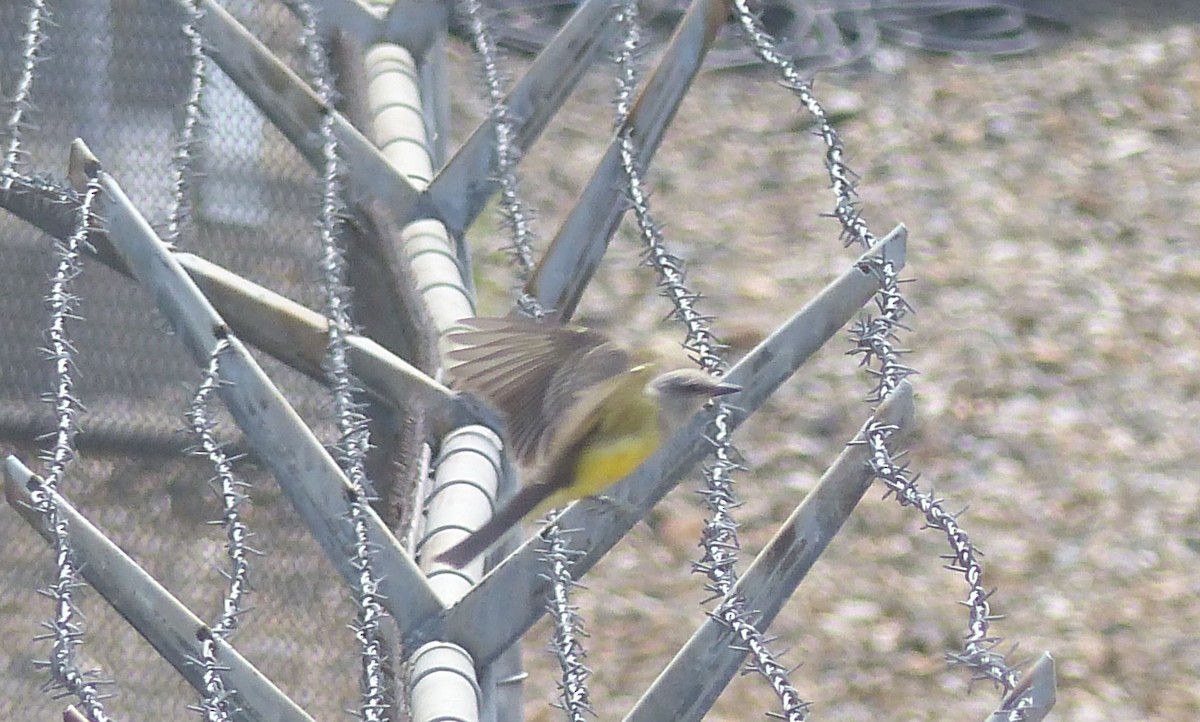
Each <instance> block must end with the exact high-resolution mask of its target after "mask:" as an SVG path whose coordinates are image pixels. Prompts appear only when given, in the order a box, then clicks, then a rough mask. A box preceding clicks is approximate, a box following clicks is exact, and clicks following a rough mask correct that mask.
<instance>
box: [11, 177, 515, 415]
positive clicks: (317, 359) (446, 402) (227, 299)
mask: <svg viewBox="0 0 1200 722" xmlns="http://www.w3.org/2000/svg"><path fill="white" fill-rule="evenodd" d="M0 208H6V209H8V210H10V211H11V212H12V213H13V215H15V216H17V217H18V218H21V219H22V220H24V221H25V222H27V223H29V224H30V225H32V226H34V227H35V228H38V229H39V230H41V231H43V232H44V233H46V234H48V235H50V236H53V237H55V238H64V237H66V236H67V235H69V234H70V233H71V232H72V224H73V222H74V221H73V218H74V217H75V215H76V214H77V213H78V208H79V201H78V198H77V197H75V196H74V195H73V194H72V193H70V192H69V191H68V190H66V189H64V188H60V187H57V186H50V185H46V184H43V183H40V182H33V179H23V178H14V180H13V183H12V186H11V187H10V188H9V189H0ZM88 243H89V247H88V248H87V251H88V253H90V254H91V255H92V256H94V257H95V258H96V259H97V260H99V261H100V262H101V263H104V264H105V265H106V266H108V267H110V268H112V269H113V270H115V271H117V272H118V273H120V274H122V275H124V276H127V277H130V276H132V274H131V273H130V271H129V269H128V268H127V267H126V265H125V263H124V261H122V260H121V257H120V255H119V254H118V253H117V252H116V250H115V249H114V248H113V245H112V243H111V241H110V240H109V237H108V232H107V231H106V230H104V229H103V228H93V229H91V230H90V232H89V233H88ZM174 255H175V259H176V260H177V261H178V263H179V264H180V265H181V266H182V267H183V268H184V270H186V271H187V273H188V275H189V276H191V278H192V280H193V281H195V283H196V285H197V286H199V287H200V290H201V291H203V292H204V294H205V295H206V296H207V297H208V300H209V301H210V302H211V303H212V304H213V306H214V307H215V308H216V310H217V312H218V313H219V314H221V316H222V317H223V318H225V319H227V321H228V323H229V326H230V328H231V329H233V332H234V333H235V334H236V335H237V336H238V337H239V338H241V339H242V340H243V341H247V342H249V343H251V344H253V345H255V346H257V347H258V348H260V349H262V350H263V351H265V352H267V353H268V354H270V355H271V356H273V357H274V358H276V359H279V360H280V361H282V362H283V363H285V364H287V365H289V366H291V367H292V368H294V369H296V370H297V371H300V372H301V373H304V374H306V375H308V376H309V377H311V378H313V379H315V380H317V381H319V382H321V383H325V381H326V378H325V372H324V370H323V369H322V367H321V362H322V358H323V357H324V353H325V339H326V336H327V334H328V330H327V328H326V322H325V317H324V316H322V315H321V314H319V313H317V312H316V311H313V310H311V309H309V308H307V307H306V306H303V305H302V304H299V303H296V302H295V301H292V300H291V299H288V298H286V297H285V296H282V295H280V294H278V293H275V292H274V291H272V290H270V289H268V288H265V287H263V286H260V285H258V284H256V283H254V282H252V281H249V280H247V279H246V278H244V277H242V276H239V275H238V274H236V273H234V272H232V271H230V270H228V269H226V268H224V267H223V266H220V265H218V264H215V263H212V262H211V261H207V260H205V259H203V258H201V257H199V256H195V255H192V254H190V253H176V254H174ZM347 343H348V344H349V346H350V367H351V370H352V371H353V373H354V374H355V376H357V377H358V379H359V380H360V381H361V382H362V383H363V386H364V387H365V388H366V390H367V391H368V392H369V393H371V394H373V395H374V396H376V397H377V398H380V399H382V400H384V401H386V402H388V403H389V404H391V405H393V406H395V407H396V408H398V409H399V408H403V407H405V406H407V405H408V404H422V405H423V408H426V409H429V410H430V412H431V413H432V415H433V417H432V419H431V422H432V423H433V426H434V428H435V429H444V428H445V427H447V426H448V425H449V424H450V423H451V420H452V419H459V420H462V419H476V420H478V419H484V420H487V425H489V426H492V427H496V426H497V422H496V421H495V420H494V418H493V417H492V415H491V414H490V413H488V412H486V411H485V410H483V409H482V408H481V407H480V406H479V405H478V404H474V403H472V402H471V401H470V400H469V399H467V398H466V397H461V396H459V395H457V394H454V393H453V392H452V391H450V390H449V389H448V388H446V387H445V386H444V385H442V384H440V383H437V382H436V381H434V380H433V379H431V378H429V377H428V376H427V375H425V374H424V373H422V372H421V371H420V370H418V369H416V368H413V367H412V365H411V364H409V363H407V362H406V361H404V359H401V358H399V357H398V356H396V355H395V354H393V353H391V352H390V351H388V350H387V349H385V348H383V347H382V346H381V345H380V344H378V343H376V342H375V341H372V340H371V339H369V338H366V337H364V336H358V335H354V334H351V335H350V336H349V337H348V338H347Z"/></svg>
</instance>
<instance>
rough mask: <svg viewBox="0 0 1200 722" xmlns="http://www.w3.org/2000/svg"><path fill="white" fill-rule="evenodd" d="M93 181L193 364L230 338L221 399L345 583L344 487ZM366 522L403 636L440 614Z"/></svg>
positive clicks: (149, 241)
mask: <svg viewBox="0 0 1200 722" xmlns="http://www.w3.org/2000/svg"><path fill="white" fill-rule="evenodd" d="M77 143H78V141H77ZM98 179H99V181H100V184H101V187H102V188H103V189H104V191H105V193H106V199H105V200H106V203H105V208H106V211H107V213H106V215H105V216H104V217H106V218H107V222H108V231H109V239H110V240H111V241H112V243H113V246H114V248H115V249H116V251H117V253H118V254H119V255H120V257H121V258H122V260H123V261H124V262H125V265H126V266H127V267H128V268H129V270H130V271H131V272H132V273H133V275H134V277H135V278H137V279H138V281H139V282H140V283H141V284H142V285H143V286H145V287H146V288H147V289H148V290H149V291H150V292H151V293H152V294H153V296H154V299H155V302H156V304H157V306H158V308H159V310H160V311H162V312H163V314H164V316H166V318H167V320H168V321H169V322H170V324H171V326H172V328H173V329H174V330H175V332H176V333H177V334H178V336H179V338H180V340H181V341H182V342H183V344H184V346H185V347H186V348H187V350H188V352H189V353H190V354H192V357H193V359H194V360H195V361H196V363H197V364H198V365H203V364H206V363H207V362H208V359H209V358H210V357H211V355H212V351H213V349H214V347H215V346H216V344H217V342H218V341H219V340H220V339H221V338H228V340H229V342H230V343H229V349H228V350H227V351H226V352H225V354H224V355H223V356H222V360H221V374H222V380H223V381H225V382H226V383H224V384H222V385H221V388H220V394H221V398H222V400H223V401H224V402H225V405H226V407H227V408H228V409H229V411H230V413H231V414H232V416H233V418H234V420H235V421H236V422H237V424H238V426H239V427H241V429H242V430H243V431H244V432H245V433H246V436H247V438H248V439H249V441H250V443H251V444H252V446H253V447H254V449H255V451H257V452H258V453H259V454H260V456H261V458H262V459H263V461H264V462H265V463H266V464H267V465H268V466H269V467H270V468H271V470H272V472H273V473H274V475H275V478H276V480H277V481H278V482H279V485H280V488H281V489H282V490H283V491H284V493H285V494H286V495H287V496H288V498H289V500H290V501H291V502H292V505H293V506H294V507H295V508H296V510H297V511H298V512H299V514H300V516H301V518H302V519H304V521H305V524H306V525H307V526H308V528H309V530H310V531H311V532H312V534H313V536H314V537H316V539H317V541H318V542H319V543H320V544H321V547H322V548H323V549H324V550H325V553H326V555H327V556H328V557H329V558H330V560H331V561H332V562H333V564H334V566H335V567H336V568H337V570H338V572H339V573H340V574H342V576H343V577H345V578H346V579H347V580H348V581H350V582H351V583H353V581H354V579H355V578H356V575H357V571H356V570H355V568H354V566H353V564H352V559H351V556H350V550H352V549H353V548H354V530H353V528H352V526H351V524H350V520H349V511H350V498H349V497H350V494H352V492H353V490H352V487H351V486H350V483H349V481H348V480H347V479H346V477H345V475H344V474H343V473H342V471H341V469H339V468H338V465H337V463H336V462H335V461H334V460H333V458H332V457H331V456H330V455H329V453H328V452H327V451H326V450H325V449H324V447H322V446H321V443H320V441H319V440H318V439H317V438H316V436H314V435H313V433H312V431H311V430H310V429H309V428H308V427H307V426H306V425H305V424H304V421H303V420H302V419H301V418H300V417H299V416H298V415H297V414H296V412H295V410H294V409H293V408H292V407H291V405H290V404H288V402H287V400H286V399H284V398H283V396H282V395H281V394H280V393H279V391H278V390H277V389H276V388H275V387H274V385H273V384H272V383H271V380H270V379H269V378H268V377H267V375H266V374H265V373H264V372H263V370H262V368H261V367H259V365H258V364H257V363H256V362H255V361H254V359H253V358H252V357H251V356H250V354H249V352H248V351H247V350H246V347H245V346H244V345H243V344H242V342H241V341H240V340H238V338H237V337H236V336H232V335H231V334H230V332H229V327H228V326H227V325H226V324H225V321H224V319H222V318H221V316H220V315H218V314H217V312H216V310H215V309H214V308H213V307H212V305H211V304H209V302H208V300H207V299H206V298H205V297H204V294H203V293H201V292H200V289H199V288H198V287H197V286H196V284H195V283H193V282H192V280H191V279H190V278H189V277H188V275H187V273H186V272H185V271H184V269H183V267H182V266H181V265H180V264H179V262H178V260H176V258H175V256H174V254H172V253H171V252H170V250H168V248H167V246H166V245H165V244H164V243H163V242H162V241H161V240H160V239H159V238H158V237H157V236H156V235H155V233H154V231H153V229H151V228H150V225H149V224H148V223H147V222H146V220H145V219H144V218H142V217H141V215H140V214H139V213H138V212H137V210H136V209H135V208H134V206H133V204H132V203H131V202H130V200H129V199H128V197H126V195H125V193H124V191H122V190H121V187H120V186H119V185H118V184H117V182H116V181H115V180H114V179H113V178H112V176H110V175H108V174H107V173H104V172H103V171H98ZM365 514H366V515H367V524H368V527H369V528H368V536H369V539H370V543H371V544H372V546H373V547H374V548H375V550H376V551H375V557H374V562H375V564H376V565H377V569H378V572H379V574H380V576H381V577H382V579H381V581H380V585H379V590H380V593H381V594H382V595H383V597H384V607H385V608H386V609H387V611H388V612H389V613H390V614H391V615H392V616H393V617H395V619H396V623H397V624H398V625H399V627H400V630H401V634H402V635H407V634H409V633H412V629H411V627H413V625H416V624H417V623H418V622H420V621H421V620H425V619H427V618H430V617H432V616H435V615H437V614H438V613H439V612H440V611H441V609H442V605H441V604H440V603H439V602H438V600H437V598H436V597H435V596H434V594H433V592H432V590H431V589H430V588H429V585H428V584H427V583H426V580H425V576H424V575H423V574H422V573H421V571H420V570H419V569H418V568H417V566H416V565H415V564H414V563H413V560H412V559H411V558H410V557H409V556H408V554H407V553H405V551H404V550H403V549H402V548H401V547H400V544H399V543H398V542H397V541H396V539H395V537H393V536H392V534H391V532H390V531H389V530H388V529H387V527H386V526H385V525H384V524H383V522H382V521H380V519H379V516H378V515H377V514H375V512H374V511H372V510H370V509H367V510H366V511H365Z"/></svg>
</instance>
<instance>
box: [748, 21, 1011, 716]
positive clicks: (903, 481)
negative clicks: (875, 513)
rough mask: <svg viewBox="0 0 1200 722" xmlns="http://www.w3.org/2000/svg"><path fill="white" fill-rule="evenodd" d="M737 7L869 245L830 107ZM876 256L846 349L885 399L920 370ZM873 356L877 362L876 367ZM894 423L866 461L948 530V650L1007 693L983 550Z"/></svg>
mask: <svg viewBox="0 0 1200 722" xmlns="http://www.w3.org/2000/svg"><path fill="white" fill-rule="evenodd" d="M734 11H735V14H736V16H737V20H738V23H739V25H740V26H741V28H742V30H743V33H744V34H745V36H746V38H747V42H748V43H749V44H750V45H751V46H752V47H753V48H754V50H755V52H756V53H757V54H758V56H759V58H760V59H761V60H762V61H763V62H764V63H765V64H766V65H768V66H769V67H771V68H773V69H774V70H775V71H776V72H777V73H778V74H779V75H780V77H781V78H782V80H783V85H784V87H786V88H788V89H789V90H791V91H792V92H793V93H794V94H795V95H796V97H797V98H798V99H799V100H800V103H801V105H802V106H803V107H804V108H805V110H807V111H808V112H809V113H810V114H811V115H812V116H813V117H814V118H815V119H816V120H817V129H816V131H815V134H816V135H817V136H818V137H820V138H821V139H822V141H823V142H824V144H825V166H826V171H827V172H828V175H829V180H830V185H831V188H832V190H833V193H834V199H835V202H834V209H833V212H832V214H831V215H832V217H833V218H835V219H836V220H837V221H838V223H839V225H840V226H841V236H842V240H843V243H845V245H847V246H848V245H851V244H854V243H857V244H858V245H859V246H861V247H862V248H864V249H865V248H869V247H870V246H871V244H872V243H874V241H875V236H874V234H872V233H871V231H870V229H869V228H868V227H867V223H866V221H865V220H864V219H863V217H862V213H861V211H860V208H859V204H858V196H857V190H856V188H855V185H856V181H857V177H856V176H855V174H854V173H853V171H851V170H850V168H849V167H848V166H847V164H846V162H845V160H844V158H845V148H844V145H843V143H842V140H841V137H840V136H839V135H838V133H837V131H836V130H835V129H834V128H833V126H832V125H831V124H830V122H829V117H828V114H827V113H826V112H825V109H824V107H823V106H822V104H821V103H820V101H819V100H818V99H817V98H816V96H814V95H813V93H812V88H811V86H810V84H809V83H808V82H806V81H805V80H804V79H803V78H802V77H801V75H800V71H799V69H798V68H797V67H796V66H795V65H794V64H793V63H792V62H791V61H790V60H789V59H788V58H786V57H784V56H783V55H781V54H780V53H778V52H776V51H775V49H774V44H773V42H772V40H771V38H770V37H769V36H768V35H767V34H766V33H765V32H764V31H763V29H762V25H761V23H760V22H759V20H758V18H757V17H756V16H755V15H754V14H753V13H752V12H751V11H750V8H749V6H748V5H747V0H734ZM870 263H871V267H872V271H873V272H874V273H875V274H876V275H877V277H878V278H879V281H880V290H879V291H878V292H877V293H876V295H875V299H874V300H875V304H876V308H877V311H878V315H876V316H871V315H869V314H865V315H863V316H862V317H861V318H860V319H859V320H858V321H857V322H856V323H855V324H854V325H853V326H852V328H851V330H850V336H851V342H852V344H853V348H852V349H851V350H850V351H849V352H848V353H849V354H851V355H856V356H859V357H860V363H861V365H863V366H864V367H867V368H868V371H869V373H870V374H871V376H872V377H873V378H874V380H875V386H874V388H873V389H872V391H871V393H870V394H869V395H868V400H869V401H870V402H872V403H879V402H881V401H882V400H883V399H884V398H886V397H887V396H888V395H889V394H890V393H891V392H892V391H893V390H894V389H895V388H896V387H897V386H898V385H899V383H900V382H901V381H903V380H904V379H905V378H906V377H908V376H911V375H912V374H913V373H915V371H914V370H913V369H912V368H910V367H908V366H906V365H905V364H903V363H901V361H900V358H901V356H902V355H904V354H905V353H906V351H905V350H904V349H901V348H898V347H897V341H898V332H899V331H901V330H907V329H906V327H905V326H904V323H903V321H904V317H905V316H906V315H907V314H908V313H909V312H910V311H911V308H910V307H909V305H908V302H907V301H906V300H905V298H904V296H903V294H902V293H901V291H900V283H901V281H900V279H899V278H898V277H897V273H898V270H897V269H896V267H895V266H894V265H893V264H892V263H891V262H889V261H887V260H886V259H879V258H876V259H874V260H873V261H871V262H870ZM872 363H874V364H875V365H876V366H877V367H876V368H871V365H872ZM895 430H896V429H895V428H894V427H890V426H887V425H882V424H878V423H876V424H871V425H869V426H868V429H867V434H866V438H865V440H864V441H863V443H865V444H867V445H868V447H869V450H870V454H869V456H868V463H869V464H870V466H871V469H872V472H873V473H874V475H875V476H876V478H878V479H879V480H880V481H881V482H882V483H883V484H884V485H885V486H886V488H887V490H888V491H887V493H886V494H885V496H890V495H893V494H894V495H895V496H896V498H897V501H898V502H899V503H900V505H901V506H902V507H904V506H915V507H917V508H918V509H919V510H920V511H921V513H922V514H923V515H924V517H925V524H926V526H928V527H930V528H934V529H937V530H939V531H941V532H942V533H943V534H944V535H945V536H946V539H947V541H948V542H949V544H950V547H951V550H952V553H951V554H949V555H946V556H945V557H944V558H946V559H948V560H949V564H948V565H947V568H949V569H950V570H952V571H955V572H958V573H961V574H962V575H963V578H964V579H965V581H966V582H967V587H968V591H967V598H966V601H965V602H964V604H965V605H966V606H967V608H968V609H969V610H970V611H969V621H968V633H967V635H966V638H965V643H964V647H963V651H962V652H961V653H956V654H949V655H947V656H948V658H949V659H950V660H951V661H952V662H955V663H958V664H962V665H965V666H967V667H968V668H969V669H971V670H972V672H973V673H974V674H975V675H976V676H977V677H978V678H981V679H988V680H991V681H992V682H993V683H995V684H996V685H997V686H998V687H1000V688H1001V690H1002V691H1003V692H1004V693H1005V694H1007V693H1008V692H1009V691H1011V690H1012V689H1014V688H1015V686H1016V685H1017V683H1018V682H1019V681H1020V674H1019V672H1018V671H1016V670H1015V669H1012V668H1011V667H1009V666H1008V665H1007V663H1006V662H1005V658H1004V656H1003V655H1001V654H999V653H997V652H995V651H994V650H995V647H996V646H997V645H998V644H999V642H1000V640H998V639H996V638H993V637H992V636H991V634H990V622H991V620H992V619H993V618H994V617H993V616H992V614H991V610H990V605H989V601H988V599H989V597H990V592H987V591H986V590H985V589H984V588H983V586H982V576H983V568H982V564H981V563H980V561H979V553H978V551H977V550H976V549H975V547H974V546H973V545H972V544H971V542H970V539H969V537H968V535H967V533H966V532H965V531H964V530H962V529H961V527H959V526H958V524H957V521H956V520H955V516H954V515H953V514H950V513H948V512H946V511H945V510H944V509H943V508H942V504H941V500H940V499H938V498H936V497H934V495H933V494H932V493H930V492H922V491H920V490H918V489H917V487H916V482H917V479H918V476H919V475H917V474H913V473H911V472H910V471H909V469H908V467H907V466H905V465H901V464H899V463H898V462H897V458H899V457H900V456H901V455H902V453H903V452H896V451H893V450H892V448H891V447H890V446H889V441H890V440H891V437H892V435H893V434H894V432H895ZM1014 712H1015V714H1017V715H1018V716H1016V717H1014V718H1013V719H1014V720H1019V719H1023V715H1021V713H1020V712H1019V711H1014Z"/></svg>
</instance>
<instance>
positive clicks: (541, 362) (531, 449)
mask: <svg viewBox="0 0 1200 722" xmlns="http://www.w3.org/2000/svg"><path fill="white" fill-rule="evenodd" d="M464 323H466V324H467V325H470V326H471V327H473V329H474V330H472V331H461V332H458V333H453V334H451V335H450V337H449V338H450V340H451V341H454V342H456V343H461V344H463V347H462V348H459V349H455V350H453V351H451V352H450V353H449V358H450V359H452V360H454V361H457V362H458V363H457V364H456V365H455V366H453V367H452V368H451V369H450V372H451V373H452V374H453V375H454V377H455V379H456V381H457V384H456V385H457V387H458V388H460V389H462V390H464V391H469V392H472V393H475V394H478V395H479V396H481V397H483V398H484V399H485V400H486V401H488V402H490V403H491V404H492V405H494V406H495V407H496V409H497V410H498V411H499V412H500V413H501V414H503V415H504V417H505V420H506V421H507V423H508V433H509V437H510V438H509V442H510V443H511V444H512V445H513V449H514V450H515V451H516V455H517V459H518V460H520V461H521V463H523V464H530V463H533V462H534V461H536V460H537V459H539V458H541V457H542V456H543V455H544V454H545V453H546V452H547V450H548V448H549V447H550V444H551V442H552V441H553V437H554V433H555V427H557V426H560V425H561V424H560V423H555V422H556V420H557V421H558V422H561V421H562V420H563V418H564V414H566V412H567V411H568V410H569V409H570V408H571V407H572V406H573V405H575V403H576V402H577V401H578V400H579V397H580V395H581V393H583V392H584V391H586V390H587V389H589V388H593V387H594V386H595V385H596V384H599V383H601V382H603V381H605V380H606V379H610V378H612V377H614V376H617V375H619V374H622V373H624V372H626V371H628V370H629V368H630V365H631V361H630V358H629V354H627V353H626V352H625V351H624V350H623V349H621V348H620V347H619V346H617V345H616V344H614V343H612V342H611V341H609V340H608V339H607V338H605V337H604V336H603V335H602V334H599V333H596V332H595V331H589V330H587V329H584V328H579V327H577V326H561V325H552V324H539V323H534V322H532V321H525V320H519V319H507V318H474V319H470V320H469V321H465V322H464Z"/></svg>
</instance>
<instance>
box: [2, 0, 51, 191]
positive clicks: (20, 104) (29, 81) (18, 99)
mask: <svg viewBox="0 0 1200 722" xmlns="http://www.w3.org/2000/svg"><path fill="white" fill-rule="evenodd" d="M49 21H50V14H49V12H48V11H47V10H46V1H45V0H30V3H29V14H28V15H26V16H25V32H24V34H23V35H22V36H21V70H20V72H19V73H18V74H17V83H16V87H15V89H14V90H13V92H12V98H11V100H10V101H9V102H10V103H11V105H12V107H11V109H10V110H9V114H8V117H7V118H5V120H4V134H5V136H7V141H6V143H5V148H4V155H3V156H0V187H3V188H4V189H5V190H7V189H8V188H9V187H10V186H11V185H12V177H11V176H10V175H9V174H10V173H11V172H12V171H13V170H14V169H15V168H16V166H17V163H18V162H19V161H20V160H21V153H22V150H21V131H22V129H23V128H24V126H25V112H26V111H28V110H30V109H31V108H32V104H31V102H30V97H31V96H32V94H33V70H34V67H35V66H37V64H38V60H39V59H40V58H39V56H38V51H39V50H41V47H42V43H44V42H46V31H45V30H44V29H43V26H44V25H45V24H46V23H48V22H49Z"/></svg>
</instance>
